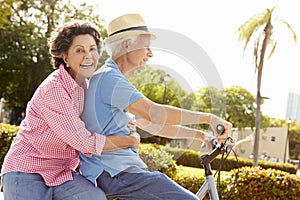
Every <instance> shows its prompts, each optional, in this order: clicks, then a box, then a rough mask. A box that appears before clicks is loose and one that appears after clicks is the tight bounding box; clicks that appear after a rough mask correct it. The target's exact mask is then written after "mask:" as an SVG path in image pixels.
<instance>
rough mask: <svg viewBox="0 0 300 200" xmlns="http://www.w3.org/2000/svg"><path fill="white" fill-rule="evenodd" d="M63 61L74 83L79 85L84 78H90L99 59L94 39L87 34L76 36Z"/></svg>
mask: <svg viewBox="0 0 300 200" xmlns="http://www.w3.org/2000/svg"><path fill="white" fill-rule="evenodd" d="M63 59H64V61H65V63H66V64H67V66H68V72H69V73H70V75H71V76H72V77H73V79H74V80H75V81H76V82H79V83H81V82H82V81H84V79H85V78H88V77H91V76H92V75H93V73H94V71H95V69H96V67H97V64H98V59H99V53H98V48H97V44H96V42H95V40H94V38H93V37H92V36H91V35H89V34H85V35H78V36H76V37H75V38H74V40H73V42H72V44H71V46H70V48H69V50H68V52H67V54H65V55H64V56H63Z"/></svg>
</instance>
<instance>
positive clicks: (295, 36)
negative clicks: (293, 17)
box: [280, 19, 297, 42]
mask: <svg viewBox="0 0 300 200" xmlns="http://www.w3.org/2000/svg"><path fill="white" fill-rule="evenodd" d="M280 21H281V22H282V23H283V24H285V25H286V27H287V28H288V29H289V30H290V31H291V33H292V35H293V39H294V42H297V35H296V32H295V31H294V29H293V28H292V26H291V25H290V24H289V23H288V22H286V21H285V20H283V19H281V20H280Z"/></svg>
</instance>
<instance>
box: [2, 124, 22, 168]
mask: <svg viewBox="0 0 300 200" xmlns="http://www.w3.org/2000/svg"><path fill="white" fill-rule="evenodd" d="M18 130H19V126H15V125H10V124H2V123H1V124H0V149H1V150H0V169H1V166H2V164H3V160H4V157H5V155H6V153H7V151H8V149H9V147H10V145H11V143H12V141H13V139H14V138H15V136H16V135H17V133H18Z"/></svg>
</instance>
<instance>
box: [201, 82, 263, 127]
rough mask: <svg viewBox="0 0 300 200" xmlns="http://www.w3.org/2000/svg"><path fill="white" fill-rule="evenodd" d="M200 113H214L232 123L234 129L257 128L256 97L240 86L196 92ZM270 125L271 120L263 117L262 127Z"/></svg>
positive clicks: (204, 89)
mask: <svg viewBox="0 0 300 200" xmlns="http://www.w3.org/2000/svg"><path fill="white" fill-rule="evenodd" d="M195 94H196V99H197V103H198V104H199V111H202V112H208V113H214V114H216V115H218V116H220V117H223V118H224V119H226V120H228V121H230V122H231V123H232V124H233V127H235V128H239V129H243V128H245V127H251V128H253V127H255V113H256V107H255V97H254V96H253V95H252V94H251V93H250V92H249V91H247V90H246V89H245V88H242V87H240V86H231V87H229V88H225V89H222V90H219V89H217V88H215V87H204V88H201V89H200V90H199V91H197V92H195ZM268 125H269V118H268V117H267V116H263V117H262V127H267V126H268Z"/></svg>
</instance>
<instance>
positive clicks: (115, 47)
mask: <svg viewBox="0 0 300 200" xmlns="http://www.w3.org/2000/svg"><path fill="white" fill-rule="evenodd" d="M138 36H139V35H131V36H127V37H123V38H121V39H119V40H115V41H112V42H110V43H105V44H104V48H105V51H106V52H107V54H108V55H109V56H110V57H111V58H117V57H120V56H121V55H122V54H124V51H122V43H123V42H124V41H127V40H128V42H129V44H134V43H135V42H136V41H137V38H138Z"/></svg>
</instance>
